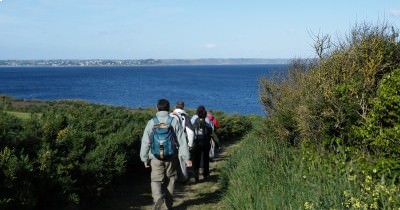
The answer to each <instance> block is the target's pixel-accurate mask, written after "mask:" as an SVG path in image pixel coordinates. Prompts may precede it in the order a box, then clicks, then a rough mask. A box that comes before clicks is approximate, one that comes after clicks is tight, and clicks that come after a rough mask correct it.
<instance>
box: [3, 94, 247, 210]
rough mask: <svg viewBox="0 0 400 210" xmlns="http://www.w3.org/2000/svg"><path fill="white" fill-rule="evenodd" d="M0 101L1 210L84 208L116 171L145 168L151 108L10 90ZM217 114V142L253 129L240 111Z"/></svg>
mask: <svg viewBox="0 0 400 210" xmlns="http://www.w3.org/2000/svg"><path fill="white" fill-rule="evenodd" d="M0 105H1V106H0V107H1V108H2V110H1V111H0V148H1V149H0V177H1V179H0V191H1V194H0V208H1V209H33V208H36V209H54V208H57V209H60V208H61V209H62V208H65V209H71V208H73V207H74V206H75V207H76V206H79V207H85V206H86V207H87V206H91V205H92V204H93V202H96V200H97V199H99V198H101V196H102V194H103V192H105V191H107V189H109V188H112V187H113V181H114V180H117V179H118V178H119V177H121V176H124V175H125V176H127V174H130V175H131V176H132V177H134V176H135V174H136V175H137V174H138V173H143V174H144V172H143V165H142V163H141V162H140V160H139V148H140V139H141V136H142V132H143V130H144V127H145V125H146V123H147V121H148V120H149V119H151V117H152V116H153V115H154V114H155V110H154V109H150V108H149V109H135V110H134V109H128V108H125V107H112V106H106V105H99V104H91V103H87V102H83V101H52V102H46V101H35V100H33V101H25V100H18V99H14V98H10V97H7V96H2V98H1V104H0ZM192 112H193V110H192ZM216 114H217V116H218V117H219V119H220V121H221V123H222V124H223V126H222V127H221V129H220V131H219V135H220V136H221V140H222V141H225V140H228V139H230V138H233V137H235V138H240V136H241V135H244V133H245V132H246V131H247V130H249V129H250V126H251V123H250V120H243V119H242V117H241V116H239V115H228V114H224V113H222V112H218V111H217V112H216ZM228 121H229V122H230V123H227V122H228Z"/></svg>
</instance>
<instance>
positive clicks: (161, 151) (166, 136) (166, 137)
mask: <svg viewBox="0 0 400 210" xmlns="http://www.w3.org/2000/svg"><path fill="white" fill-rule="evenodd" d="M172 119H173V118H172V117H171V116H168V119H167V121H166V122H165V123H160V121H159V120H158V118H157V117H154V118H153V122H154V127H153V131H152V132H151V135H150V142H151V145H150V148H151V153H152V154H153V155H154V156H155V157H156V158H157V159H159V160H168V159H170V158H171V157H172V156H173V155H174V153H175V149H176V146H175V140H176V137H175V133H174V129H173V128H172V126H171V122H172Z"/></svg>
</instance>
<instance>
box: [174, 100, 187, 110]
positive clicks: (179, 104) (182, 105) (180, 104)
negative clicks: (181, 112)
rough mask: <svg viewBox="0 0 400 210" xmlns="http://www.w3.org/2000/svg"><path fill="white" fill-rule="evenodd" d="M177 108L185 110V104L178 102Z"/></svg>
mask: <svg viewBox="0 0 400 210" xmlns="http://www.w3.org/2000/svg"><path fill="white" fill-rule="evenodd" d="M175 107H176V108H178V109H183V108H185V102H183V101H178V102H176V106H175Z"/></svg>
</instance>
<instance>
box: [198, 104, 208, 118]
mask: <svg viewBox="0 0 400 210" xmlns="http://www.w3.org/2000/svg"><path fill="white" fill-rule="evenodd" d="M196 114H197V116H199V118H203V119H204V118H206V117H207V111H206V108H205V107H204V106H203V105H200V106H199V107H197V110H196Z"/></svg>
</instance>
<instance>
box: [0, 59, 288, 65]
mask: <svg viewBox="0 0 400 210" xmlns="http://www.w3.org/2000/svg"><path fill="white" fill-rule="evenodd" d="M290 60H291V59H262V58H260V59H258V58H234V59H219V58H208V59H127V60H120V59H82V60H81V59H50V60H44V59H43V60H0V67H78V66H82V67H90V66H93V67H95V66H105V67H112V66H156V65H251V64H288V63H289V62H290Z"/></svg>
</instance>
